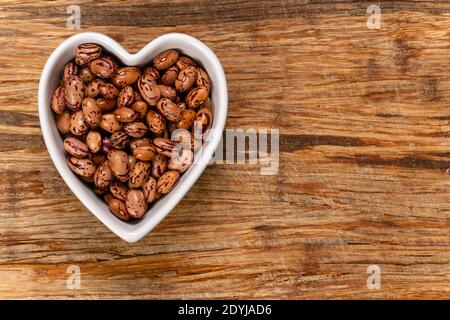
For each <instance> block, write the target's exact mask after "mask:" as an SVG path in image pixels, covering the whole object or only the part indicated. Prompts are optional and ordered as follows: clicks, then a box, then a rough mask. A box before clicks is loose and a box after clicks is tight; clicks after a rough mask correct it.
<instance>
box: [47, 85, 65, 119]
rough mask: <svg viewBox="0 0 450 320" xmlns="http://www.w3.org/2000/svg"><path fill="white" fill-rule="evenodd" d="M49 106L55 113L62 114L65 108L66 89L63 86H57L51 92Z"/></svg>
mask: <svg viewBox="0 0 450 320" xmlns="http://www.w3.org/2000/svg"><path fill="white" fill-rule="evenodd" d="M51 107H52V110H53V111H54V112H55V113H56V114H62V113H63V112H64V110H65V109H66V89H65V87H64V86H59V87H58V88H56V90H55V92H53V95H52V101H51Z"/></svg>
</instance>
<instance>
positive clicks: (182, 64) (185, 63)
mask: <svg viewBox="0 0 450 320" xmlns="http://www.w3.org/2000/svg"><path fill="white" fill-rule="evenodd" d="M176 65H177V67H178V69H180V70H183V69H186V68H188V67H194V68H196V67H197V64H196V63H195V61H194V60H192V59H191V58H189V57H186V56H181V57H180V58H179V59H178V61H177V63H176Z"/></svg>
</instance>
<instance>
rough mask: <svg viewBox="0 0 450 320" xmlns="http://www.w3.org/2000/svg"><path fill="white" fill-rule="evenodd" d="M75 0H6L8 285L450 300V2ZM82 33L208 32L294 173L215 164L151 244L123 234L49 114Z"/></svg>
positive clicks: (83, 291)
mask: <svg viewBox="0 0 450 320" xmlns="http://www.w3.org/2000/svg"><path fill="white" fill-rule="evenodd" d="M69 4H73V3H64V2H61V1H51V2H50V1H49V2H41V1H39V2H38V3H31V2H24V1H4V0H3V1H1V4H0V68H1V72H0V298H83V299H84V298H284V299H288V298H290V299H304V298H351V299H352V298H407V299H410V298H440V299H448V298H450V219H449V218H450V193H449V191H450V140H449V133H450V125H449V123H450V70H449V68H450V42H449V40H450V31H449V30H450V29H449V26H450V2H449V1H420V2H416V1H381V2H380V1H379V2H375V3H373V2H366V1H352V2H339V3H335V2H333V1H319V0H318V1H301V0H294V1H243V0H232V1H217V2H207V1H195V2H188V1H170V2H168V1H153V2H148V3H146V4H143V3H142V2H139V3H137V2H136V3H134V2H132V1H127V2H119V1H117V2H116V1H105V2H103V1H102V2H99V1H95V2H90V1H80V0H78V1H76V4H78V5H80V7H81V30H69V29H67V28H66V19H67V18H68V16H69V15H68V14H67V13H66V10H67V7H68V5H69ZM371 4H378V5H380V7H381V10H382V26H381V29H380V30H369V29H368V28H367V26H366V21H367V18H368V14H367V13H366V9H367V7H368V6H369V5H371ZM80 31H98V32H103V33H106V34H107V35H109V36H111V37H113V38H114V39H116V40H117V41H119V42H120V43H121V44H123V46H124V47H125V48H127V49H128V50H130V51H133V52H134V51H137V50H139V48H141V47H142V46H144V45H145V44H146V43H147V42H148V41H149V40H151V39H153V38H155V37H157V36H159V35H161V34H164V33H166V32H172V31H177V32H184V33H188V34H191V35H193V36H195V37H198V38H199V39H200V40H202V41H204V42H205V43H206V44H208V45H209V46H210V47H211V48H212V49H213V50H214V51H215V53H216V54H217V55H218V57H219V58H220V60H221V61H222V64H223V66H224V68H225V72H226V74H227V78H228V82H229V97H230V101H229V117H228V121H227V128H244V129H247V128H255V129H260V128H268V129H270V128H278V129H279V130H280V133H281V136H280V169H279V172H278V174H277V175H272V176H262V175H260V165H249V164H246V165H212V166H210V167H208V168H207V169H206V171H205V172H204V174H203V175H202V177H201V178H200V179H199V180H198V182H197V183H196V184H195V186H194V187H193V188H192V190H191V191H190V192H189V193H188V195H187V196H186V198H185V199H184V200H183V201H182V202H181V203H180V204H179V205H178V206H177V207H176V209H175V210H174V211H173V212H172V213H171V214H170V215H169V216H168V217H167V218H166V219H165V220H164V221H163V222H162V223H161V224H160V225H159V226H158V227H157V228H156V229H155V230H154V231H153V232H152V233H151V234H149V235H147V236H146V237H145V238H144V239H143V240H142V241H140V242H138V243H136V244H127V243H125V242H124V241H122V240H120V239H119V238H117V237H116V236H114V235H113V234H112V233H111V232H110V231H108V230H107V229H106V227H104V226H103V225H102V224H101V223H100V222H99V221H97V220H96V218H95V217H94V216H93V215H91V214H90V213H89V212H88V211H87V210H86V209H85V208H84V207H83V206H82V205H81V203H80V202H79V201H78V200H77V199H76V198H75V196H74V195H73V194H72V193H71V192H70V191H69V189H68V188H67V187H66V185H65V184H64V182H63V181H62V179H61V178H60V177H59V175H58V173H57V172H56V170H55V168H54V167H53V165H52V163H51V161H50V158H49V155H48V153H47V151H46V147H45V145H44V142H43V139H42V137H41V131H40V127H39V120H38V112H37V88H38V80H39V76H40V73H41V70H42V68H43V65H44V63H45V61H46V59H47V57H48V55H49V54H50V53H51V52H52V50H53V49H54V48H55V47H56V46H57V45H58V44H59V43H60V42H61V41H63V40H64V39H65V38H66V37H68V36H70V35H72V34H75V33H77V32H80ZM70 265H77V266H79V267H80V269H81V288H80V289H79V290H69V289H67V287H66V279H67V277H68V274H67V267H68V266H70ZM370 265H378V266H379V267H380V270H381V289H379V290H376V289H375V290H373V289H372V290H369V289H368V288H367V286H366V282H367V277H368V274H367V268H368V267H369V266H370Z"/></svg>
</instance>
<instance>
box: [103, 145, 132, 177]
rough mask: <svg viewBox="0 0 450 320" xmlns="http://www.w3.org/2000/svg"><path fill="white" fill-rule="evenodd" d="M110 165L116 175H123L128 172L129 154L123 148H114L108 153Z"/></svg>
mask: <svg viewBox="0 0 450 320" xmlns="http://www.w3.org/2000/svg"><path fill="white" fill-rule="evenodd" d="M108 160H109V167H110V168H111V170H112V172H113V173H114V175H117V176H123V175H126V174H128V170H129V167H128V155H127V153H126V152H124V151H122V150H112V151H111V152H110V153H108Z"/></svg>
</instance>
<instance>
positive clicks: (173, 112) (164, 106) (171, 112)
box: [156, 98, 181, 122]
mask: <svg viewBox="0 0 450 320" xmlns="http://www.w3.org/2000/svg"><path fill="white" fill-rule="evenodd" d="M156 109H158V111H159V112H160V113H161V114H162V115H163V116H164V117H166V119H167V120H169V121H173V122H176V121H178V120H180V118H181V109H180V108H178V107H177V105H176V104H175V103H174V102H172V101H171V100H169V99H167V98H161V99H160V100H159V101H158V104H157V105H156Z"/></svg>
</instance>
